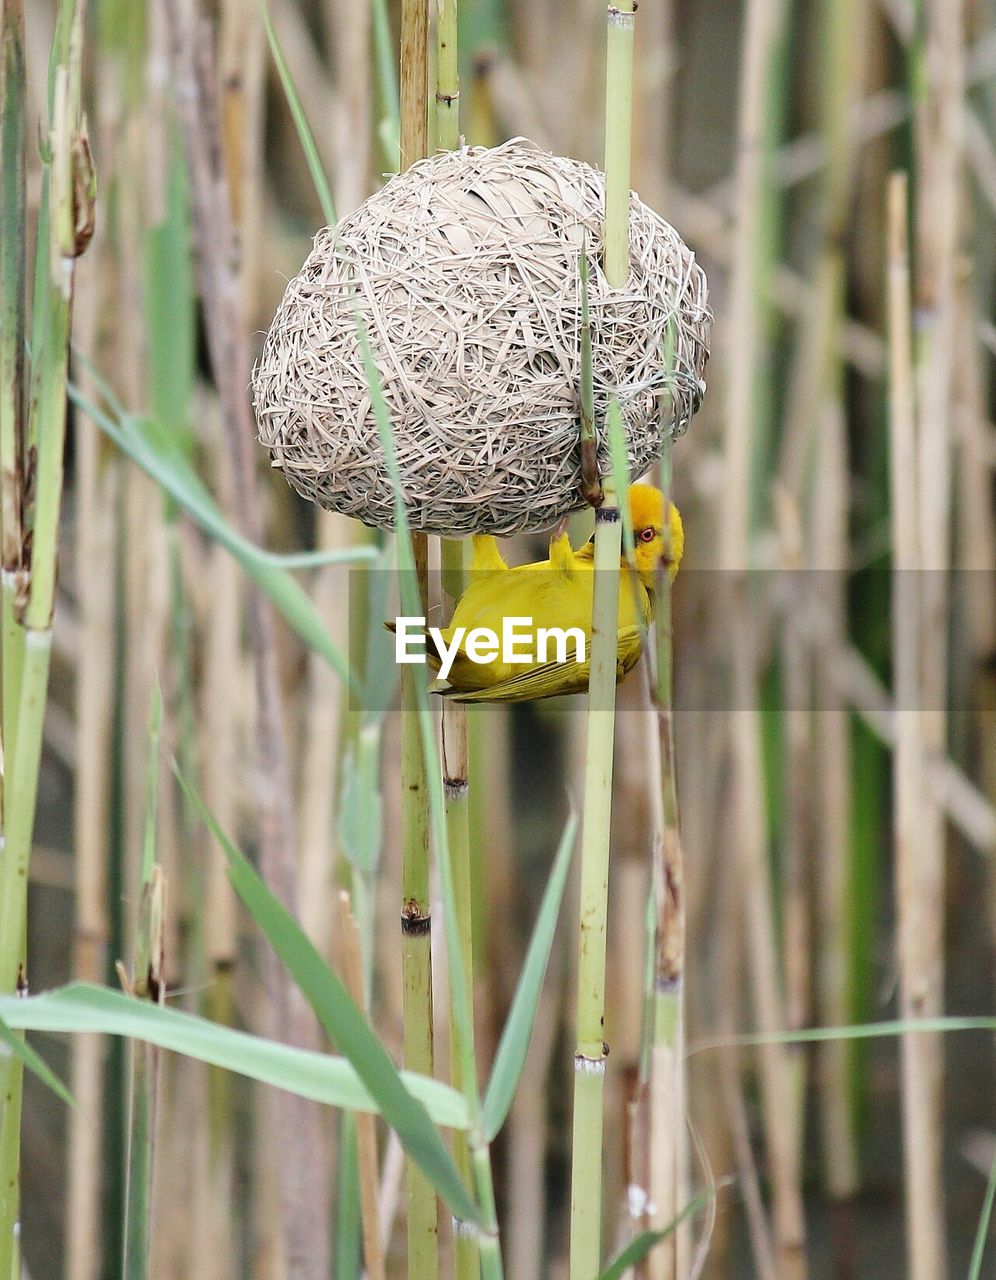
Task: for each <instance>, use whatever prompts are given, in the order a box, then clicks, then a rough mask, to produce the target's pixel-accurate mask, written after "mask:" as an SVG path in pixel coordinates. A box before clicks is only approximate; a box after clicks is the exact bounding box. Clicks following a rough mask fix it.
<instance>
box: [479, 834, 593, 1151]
mask: <svg viewBox="0 0 996 1280" xmlns="http://www.w3.org/2000/svg"><path fill="white" fill-rule="evenodd" d="M577 829H578V820H577V815H576V814H573V813H572V814H571V816H570V818H568V820H567V825H566V826H565V827H564V834H563V835H562V836H561V837H560V847H559V848H558V849H557V856H556V858H555V859H554V863H553V870H552V871H551V872H550V878H549V880H548V881H547V885H546V889H545V890H544V892H543V901H542V903H541V904H540V909H539V913H538V915H537V916H536V924H535V925H534V926H533V936H532V938H531V940H530V942H529V950H528V952H527V953H526V959H525V963H524V964H523V966H522V973H521V974H520V975H519V983H518V986H517V987H516V990H515V997H514V999H513V1000H512V1007H511V1009H510V1010H509V1015H508V1019H507V1021H506V1023H505V1029H504V1030H503V1031H502V1033H501V1041H500V1042H499V1045H498V1052H497V1053H496V1054H495V1061H494V1066H493V1067H492V1068H491V1078H490V1080H489V1081H488V1087H487V1092H486V1093H485V1095H484V1103H483V1107H482V1111H481V1119H482V1123H483V1125H484V1136H485V1138H486V1139H487V1141H488V1142H491V1141H492V1140H493V1139H494V1138H495V1137H496V1135H497V1134H498V1132H499V1130H500V1129H501V1127H502V1125H503V1124H504V1123H505V1118H506V1116H507V1115H508V1112H509V1108H510V1107H511V1105H512V1099H513V1097H514V1096H515V1090H516V1088H517V1086H518V1083H519V1077H520V1076H521V1075H522V1068H523V1067H524V1066H525V1062H526V1054H527V1053H528V1051H529V1041H530V1039H531V1038H532V1034H533V1024H534V1022H535V1021H536V1010H537V1008H538V1006H539V998H540V991H541V990H542V987H543V979H544V977H545V976H546V968H547V964H548V963H549V960H550V948H551V947H552V946H553V935H554V933H555V932H556V929H557V920H558V918H559V916H560V904H561V901H562V900H563V897H564V886H565V884H566V883H567V872H568V870H569V869H570V865H571V854H572V853H573V851H574V838H575V836H576V835H577Z"/></svg>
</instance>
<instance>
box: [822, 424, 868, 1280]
mask: <svg viewBox="0 0 996 1280" xmlns="http://www.w3.org/2000/svg"><path fill="white" fill-rule="evenodd" d="M846 451H847V444H846V425H845V422H844V418H843V409H842V405H841V404H840V401H839V400H835V401H834V402H832V403H831V404H828V405H827V406H826V408H825V411H824V415H823V429H822V431H821V432H820V437H819V443H818V446H817V457H816V465H817V470H818V474H819V476H820V483H819V485H817V486H816V488H815V490H814V494H813V510H812V547H813V550H812V565H813V571H814V572H815V573H816V574H818V575H819V577H820V587H819V591H820V596H821V599H822V603H823V607H824V608H825V609H826V610H827V611H828V613H829V624H828V634H827V635H826V637H825V638H824V639H822V640H820V641H818V642H817V643H816V646H815V652H814V663H815V671H814V691H815V698H816V708H817V712H816V720H815V726H814V727H815V741H814V748H815V755H814V765H815V768H814V774H813V776H814V780H815V785H816V813H815V819H816V831H815V835H816V840H815V848H816V877H817V891H818V895H819V903H820V910H819V916H818V933H817V946H818V952H817V966H816V981H817V1005H818V1009H819V1016H820V1019H821V1021H822V1022H823V1023H824V1024H826V1025H828V1026H844V1025H846V1023H847V1022H848V1021H849V1020H850V1017H851V1007H850V1003H851V1002H850V989H849V988H850V983H849V973H848V948H847V933H848V915H849V902H850V896H849V893H850V891H849V858H848V848H849V842H850V838H851V747H850V730H849V726H848V712H847V708H846V706H845V703H844V699H843V697H842V695H841V693H840V690H839V688H838V687H837V683H836V680H835V678H834V653H835V652H836V650H837V649H838V647H839V646H840V645H842V644H843V643H845V641H846V637H847V603H846V582H845V574H846V570H847V560H848V546H847V514H848V487H849V477H848V471H847V452H846ZM824 580H826V581H825V584H824ZM850 1056H851V1055H850V1051H849V1046H848V1044H847V1042H846V1041H843V1040H836V1041H828V1042H827V1043H826V1044H823V1045H821V1046H820V1047H819V1058H818V1061H819V1084H820V1089H819V1094H818V1104H819V1108H820V1122H821V1134H822V1148H823V1170H824V1181H825V1184H826V1188H827V1191H828V1193H829V1195H830V1197H831V1198H832V1200H833V1201H834V1202H836V1203H837V1204H843V1203H845V1202H847V1201H849V1200H851V1199H852V1198H853V1197H854V1196H855V1195H856V1194H857V1191H858V1187H859V1174H860V1170H859V1165H858V1150H857V1135H856V1133H855V1129H854V1111H853V1106H852V1088H851V1085H850V1081H849V1074H850V1072H849V1064H850ZM841 1225H842V1227H843V1226H845V1225H846V1224H845V1223H842V1224H841ZM846 1243H847V1234H846V1232H844V1231H842V1232H840V1233H839V1234H838V1237H837V1248H838V1251H840V1250H841V1248H842V1246H846ZM843 1265H845V1266H846V1265H847V1263H846V1262H844V1263H843Z"/></svg>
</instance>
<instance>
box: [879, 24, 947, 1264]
mask: <svg viewBox="0 0 996 1280" xmlns="http://www.w3.org/2000/svg"><path fill="white" fill-rule="evenodd" d="M964 9H965V6H964V4H963V3H962V0H951V2H950V3H948V4H944V5H939V6H933V5H929V6H924V8H923V12H922V15H921V20H922V31H923V36H924V42H923V44H921V43H920V41H919V40H914V42H913V44H912V46H911V51H910V53H911V68H910V70H911V80H912V86H911V87H912V92H913V98H914V103H915V131H914V132H915V142H916V148H915V153H916V162H917V183H916V210H915V238H914V261H915V274H914V305H915V307H916V314H917V335H916V340H915V345H914V359H915V379H916V391H915V401H914V410H915V413H916V449H917V468H918V479H919V484H918V488H917V497H918V510H917V515H918V519H919V523H920V541H919V547H918V561H917V564H916V567H917V569H922V570H923V573H922V574H920V575H918V576H919V580H920V583H921V587H920V600H919V606H920V624H919V629H920V648H919V663H920V671H919V679H920V690H921V704H920V705H921V720H920V733H921V735H922V740H923V748H924V751H925V752H926V753H927V756H928V758H929V757H937V756H940V755H942V754H943V753H944V752H945V749H946V743H947V733H948V725H947V713H946V710H947V697H948V687H947V668H948V620H949V608H950V601H949V579H948V567H949V563H950V519H951V443H952V420H951V417H952V415H951V405H952V400H953V396H952V390H953V370H954V359H955V348H956V343H957V341H958V336H957V330H956V307H957V298H956V288H955V276H956V271H957V255H958V251H959V244H960V238H961V222H960V203H961V186H962V175H961V169H962V153H963V134H964V125H963V109H964V96H965V52H964V39H965V31H964V23H965V13H964ZM893 492H894V498H895V491H893ZM904 705H913V704H904V703H903V702H902V701H899V706H900V708H902V707H903V706H904ZM900 715H902V712H900ZM920 805H921V810H920V820H919V824H918V829H917V836H916V844H915V845H914V846H912V847H911V848H910V849H909V851H908V852H909V856H910V858H911V859H912V860H913V861H912V862H911V867H915V870H913V874H912V876H911V878H910V879H909V880H907V882H906V893H907V895H909V896H908V900H907V909H908V911H910V912H912V913H914V914H915V917H916V920H917V936H916V939H915V941H914V939H913V936H912V930H911V932H910V934H909V935H907V936H906V938H905V941H906V943H907V944H908V947H909V949H908V950H907V949H906V947H905V946H903V943H902V942H901V944H900V947H901V949H900V955H901V957H902V958H904V959H905V964H903V960H902V959H901V979H900V990H901V995H900V1005H901V1008H902V1012H903V1016H915V1017H933V1016H937V1015H939V1014H940V1013H941V1012H942V1010H943V1005H944V866H945V840H946V829H945V822H944V812H943V807H942V805H941V804H940V802H939V798H938V797H937V795H936V793H935V792H933V791H931V790H930V789H929V788H927V789H925V790H924V791H923V793H922V794H921V799H920ZM901 892H902V890H901ZM910 899H914V900H915V901H910ZM901 936H902V935H901ZM916 1039H917V1040H919V1043H914V1038H912V1037H907V1038H905V1039H904V1041H903V1072H904V1097H903V1104H904V1112H903V1117H904V1131H905V1134H906V1137H907V1140H908V1143H909V1145H908V1146H907V1188H906V1189H907V1213H908V1220H909V1231H908V1236H907V1244H908V1266H909V1273H910V1276H911V1280H943V1277H944V1275H945V1274H946V1258H945V1240H946V1231H945V1206H944V1177H943V1172H942V1164H941V1162H942V1150H941V1148H942V1142H943V1089H944V1040H943V1037H941V1036H929V1037H917V1038H916ZM911 1130H914V1131H915V1137H914V1135H913V1134H912V1133H911Z"/></svg>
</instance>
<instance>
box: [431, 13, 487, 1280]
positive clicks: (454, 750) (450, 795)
mask: <svg viewBox="0 0 996 1280" xmlns="http://www.w3.org/2000/svg"><path fill="white" fill-rule="evenodd" d="M459 145H460V77H459V70H458V45H457V0H440V2H439V5H438V8H437V11H436V147H437V149H438V150H440V151H453V150H455V149H456V148H457V147H458V146H459ZM441 558H442V569H443V573H442V577H443V588H444V590H445V591H446V592H447V593H448V594H449V595H450V596H451V597H452V598H453V599H454V600H456V599H457V597H458V596H459V595H460V594H461V592H462V591H463V581H464V543H463V541H462V540H461V539H451V538H444V539H443V541H442V545H441ZM442 764H443V798H444V801H445V805H446V831H447V843H448V845H449V854H450V865H451V866H452V868H453V885H454V890H455V895H456V908H457V927H458V929H459V932H460V948H461V951H462V953H463V964H464V971H465V973H466V974H467V978H468V982H469V983H470V985H471V988H473V981H474V979H473V974H474V929H473V914H472V912H473V903H472V894H471V871H470V867H471V854H470V754H469V737H468V733H467V708H466V707H465V706H463V705H462V704H461V703H458V702H446V703H444V705H443V712H442ZM473 1032H474V1028H473V1024H471V1027H470V1034H471V1036H473ZM457 1041H458V1037H457V1029H456V1013H455V1010H454V1008H453V1003H452V1000H451V1002H450V1070H451V1074H452V1077H453V1083H454V1085H455V1086H456V1087H457V1088H458V1089H459V1088H462V1084H463V1082H462V1080H461V1078H460V1062H459V1051H458V1043H457ZM454 1153H455V1155H456V1160H457V1165H458V1166H459V1169H460V1172H461V1173H462V1174H463V1177H464V1179H465V1181H466V1182H467V1184H468V1186H470V1185H472V1169H471V1156H470V1149H469V1147H468V1145H467V1139H466V1135H464V1134H457V1135H455V1140H454ZM454 1247H455V1251H456V1274H457V1280H475V1277H476V1276H477V1275H478V1273H479V1267H480V1262H479V1259H478V1248H477V1239H476V1237H475V1236H471V1235H466V1234H463V1233H461V1232H458V1233H457V1236H456V1240H455V1245H454Z"/></svg>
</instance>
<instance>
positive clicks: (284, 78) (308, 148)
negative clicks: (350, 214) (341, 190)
mask: <svg viewBox="0 0 996 1280" xmlns="http://www.w3.org/2000/svg"><path fill="white" fill-rule="evenodd" d="M257 3H258V7H259V13H260V17H261V18H262V19H263V27H264V29H265V31H266V38H267V40H268V41H269V45H270V53H271V54H272V55H273V65H274V66H275V67H276V68H277V75H279V77H280V83H281V85H282V86H283V90H284V96H285V97H286V99H287V105H288V107H290V112H291V116H292V117H293V119H294V127H295V129H297V136H298V138H299V139H300V141H301V146H302V148H303V150H304V156H305V159H306V160H307V162H308V172H309V173H310V174H311V181H312V183H313V184H314V187H315V191H316V192H317V194H318V200H319V203H320V204H321V206H322V217H323V218H324V219H325V221H326V222H327V223H328V225H329V226H330V227H331V226H333V225H334V224H335V222H336V216H335V202H334V200H333V199H332V189H331V187H330V186H329V180H328V177H327V175H326V173H325V169H324V167H323V166H322V162H321V159H320V157H319V155H318V147H317V146H316V145H315V135H314V134H313V133H312V131H311V125H310V124H309V123H308V117H307V116H306V115H305V114H304V107H303V105H302V103H301V97H300V95H299V94H298V91H297V85H295V83H294V77H293V76H292V75H291V73H290V67H288V65H287V59H286V58H285V57H284V50H283V46H282V45H281V43H280V40H279V37H278V36H277V33H276V31H275V30H274V26H273V22H272V20H271V18H270V10H269V6H268V5H267V3H266V0H257Z"/></svg>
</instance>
